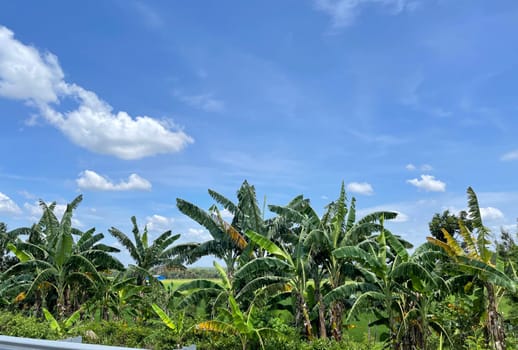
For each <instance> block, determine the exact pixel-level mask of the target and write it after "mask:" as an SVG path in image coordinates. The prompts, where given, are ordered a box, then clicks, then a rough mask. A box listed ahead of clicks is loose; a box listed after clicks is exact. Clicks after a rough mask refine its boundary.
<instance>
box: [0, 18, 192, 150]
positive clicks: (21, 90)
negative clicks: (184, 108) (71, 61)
mask: <svg viewBox="0 0 518 350" xmlns="http://www.w3.org/2000/svg"><path fill="white" fill-rule="evenodd" d="M0 96H2V97H5V98H11V99H18V100H23V101H26V102H27V103H29V104H30V105H33V106H35V107H36V108H37V109H38V110H39V112H40V114H41V115H42V116H43V118H44V119H45V120H46V121H47V122H48V123H50V124H51V125H53V126H54V127H56V128H58V129H59V130H60V131H61V132H62V133H63V134H65V135H66V136H67V137H68V138H69V139H70V140H71V141H72V142H74V143H75V144H77V145H79V146H81V147H84V148H86V149H88V150H90V151H92V152H96V153H101V154H108V155H113V156H116V157H119V158H122V159H139V158H143V157H147V156H151V155H155V154H161V153H174V152H178V151H180V150H182V149H183V148H184V147H185V146H186V145H188V144H190V143H192V142H193V139H192V138H191V137H190V136H189V135H187V134H186V133H184V132H183V131H182V130H180V129H178V128H177V127H176V126H175V125H174V124H173V123H171V122H170V121H167V120H157V119H155V118H151V117H149V116H137V117H132V116H130V115H129V114H128V113H126V112H123V111H120V112H114V111H113V108H112V107H111V106H110V105H109V104H108V103H106V102H105V101H103V100H102V99H100V98H99V97H98V96H97V95H96V94H95V93H94V92H92V91H88V90H86V89H84V88H82V87H81V86H78V85H76V84H70V83H67V82H66V81H65V80H64V74H63V71H62V69H61V67H60V65H59V63H58V59H57V57H56V56H54V55H52V54H50V53H40V52H39V51H38V50H37V49H36V48H34V47H32V46H28V45H24V44H23V43H21V42H19V41H18V40H16V39H15V38H14V34H13V32H12V31H10V30H9V29H7V28H5V27H2V26H0ZM64 99H69V100H73V101H76V102H77V104H78V106H77V108H76V109H74V110H71V111H68V112H64V113H62V112H60V111H58V107H59V102H60V101H61V100H64Z"/></svg>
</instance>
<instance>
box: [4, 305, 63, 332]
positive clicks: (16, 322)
mask: <svg viewBox="0 0 518 350" xmlns="http://www.w3.org/2000/svg"><path fill="white" fill-rule="evenodd" d="M0 334H3V335H9V336H13V337H24V338H38V339H58V338H59V337H58V334H57V333H56V332H55V331H53V330H51V329H50V325H49V324H48V323H47V322H46V321H44V322H42V320H41V319H38V318H36V317H32V316H24V315H22V314H13V313H11V312H6V311H4V312H2V313H0Z"/></svg>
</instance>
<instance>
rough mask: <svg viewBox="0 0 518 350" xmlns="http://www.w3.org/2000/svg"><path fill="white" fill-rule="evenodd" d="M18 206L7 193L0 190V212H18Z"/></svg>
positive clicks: (19, 211) (19, 210)
mask: <svg viewBox="0 0 518 350" xmlns="http://www.w3.org/2000/svg"><path fill="white" fill-rule="evenodd" d="M21 212H22V211H21V209H20V207H19V206H18V205H17V204H16V203H15V202H14V201H13V200H12V199H11V198H9V197H8V196H7V195H5V194H3V193H2V192H0V213H10V214H20V213H21Z"/></svg>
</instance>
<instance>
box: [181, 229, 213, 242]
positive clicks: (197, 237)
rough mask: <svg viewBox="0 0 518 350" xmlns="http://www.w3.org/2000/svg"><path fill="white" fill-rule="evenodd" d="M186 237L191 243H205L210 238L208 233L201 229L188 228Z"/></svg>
mask: <svg viewBox="0 0 518 350" xmlns="http://www.w3.org/2000/svg"><path fill="white" fill-rule="evenodd" d="M186 236H187V237H188V239H189V240H193V241H201V242H203V241H207V240H209V239H210V238H211V235H210V234H209V232H208V231H207V230H205V229H202V228H189V229H188V230H187V233H186Z"/></svg>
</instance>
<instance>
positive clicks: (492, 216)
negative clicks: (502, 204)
mask: <svg viewBox="0 0 518 350" xmlns="http://www.w3.org/2000/svg"><path fill="white" fill-rule="evenodd" d="M480 215H481V216H482V219H484V220H498V219H503V218H504V214H503V213H502V211H501V210H500V209H498V208H493V207H486V208H480Z"/></svg>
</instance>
